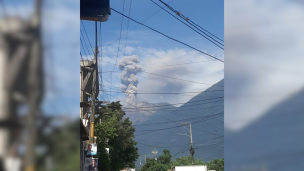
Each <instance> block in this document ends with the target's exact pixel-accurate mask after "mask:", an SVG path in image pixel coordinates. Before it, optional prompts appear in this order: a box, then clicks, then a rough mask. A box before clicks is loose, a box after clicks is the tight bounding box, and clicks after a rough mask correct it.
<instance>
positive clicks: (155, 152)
mask: <svg viewBox="0 0 304 171" xmlns="http://www.w3.org/2000/svg"><path fill="white" fill-rule="evenodd" d="M152 153H153V154H154V159H155V160H156V154H157V153H158V151H156V146H154V151H152Z"/></svg>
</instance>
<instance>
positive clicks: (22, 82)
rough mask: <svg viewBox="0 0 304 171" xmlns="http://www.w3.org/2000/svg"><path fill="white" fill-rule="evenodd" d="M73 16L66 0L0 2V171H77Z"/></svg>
mask: <svg viewBox="0 0 304 171" xmlns="http://www.w3.org/2000/svg"><path fill="white" fill-rule="evenodd" d="M55 9H56V10H55ZM73 16H74V17H73ZM78 16H79V2H77V1H72V0H65V1H59V0H29V1H21V0H14V1H11V0H1V1H0V106H1V110H0V171H23V170H25V171H53V170H54V171H55V170H56V171H61V170H62V171H69V170H71V171H72V170H73V171H74V170H79V167H80V164H79V158H80V151H79V150H80V147H79V145H80V144H79V142H80V141H79V140H80V137H79V120H77V117H78V116H79V110H78V109H79V76H78V74H79V67H77V66H79V62H78V61H79V59H78V56H79V55H77V52H79V41H78V38H79V29H80V28H79V17H78ZM67 31H68V32H67ZM63 35H64V36H63ZM63 38H64V40H63ZM74 66H75V67H74ZM77 81H78V82H77ZM76 82H77V83H78V84H75V83H76ZM71 86H73V87H72V88H71ZM75 109H76V110H75Z"/></svg>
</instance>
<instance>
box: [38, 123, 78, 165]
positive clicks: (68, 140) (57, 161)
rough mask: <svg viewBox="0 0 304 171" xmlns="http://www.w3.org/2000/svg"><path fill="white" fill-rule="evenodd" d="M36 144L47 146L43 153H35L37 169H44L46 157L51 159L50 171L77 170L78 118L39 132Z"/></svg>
mask: <svg viewBox="0 0 304 171" xmlns="http://www.w3.org/2000/svg"><path fill="white" fill-rule="evenodd" d="M38 131H39V132H38V133H39V134H38V135H39V139H37V141H38V142H37V143H38V145H44V146H46V147H47V151H46V152H45V153H44V154H40V155H37V170H38V171H46V170H47V168H46V166H45V160H46V157H50V159H51V160H52V168H50V171H74V170H79V167H80V166H79V165H80V160H79V159H80V145H79V140H80V137H79V120H78V119H77V120H76V121H73V122H65V124H64V125H62V126H58V127H52V131H51V132H49V133H40V131H41V130H38Z"/></svg>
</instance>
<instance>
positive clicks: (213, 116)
mask: <svg viewBox="0 0 304 171" xmlns="http://www.w3.org/2000/svg"><path fill="white" fill-rule="evenodd" d="M223 113H224V112H220V113H217V114H214V115H211V116H209V117H207V118H204V119H203V120H199V121H195V122H193V123H192V124H197V123H201V122H204V121H207V120H211V119H214V118H217V117H220V116H221V115H223ZM178 127H182V125H179V126H173V127H167V128H160V129H152V130H140V132H145V133H143V134H147V133H151V132H155V131H163V130H167V129H174V128H178ZM143 134H139V135H143ZM139 135H136V136H139Z"/></svg>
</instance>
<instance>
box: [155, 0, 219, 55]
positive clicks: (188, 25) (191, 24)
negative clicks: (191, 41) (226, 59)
mask: <svg viewBox="0 0 304 171" xmlns="http://www.w3.org/2000/svg"><path fill="white" fill-rule="evenodd" d="M150 1H152V2H153V3H154V4H155V5H157V6H159V7H160V8H161V9H163V10H164V11H166V12H167V13H168V14H170V15H171V16H173V17H174V18H176V19H177V20H179V21H180V22H182V23H183V24H185V25H186V26H188V27H189V28H190V29H192V30H193V31H195V32H196V33H198V34H199V35H201V36H203V37H204V38H206V39H207V40H209V41H210V42H211V43H213V44H214V45H216V46H217V47H219V48H221V49H223V50H224V48H223V47H221V46H220V45H222V46H224V45H223V44H222V43H221V42H218V41H217V40H215V39H213V38H212V37H210V36H209V35H208V34H206V33H205V32H202V33H203V34H205V35H206V36H208V37H209V38H211V39H212V40H214V41H215V42H217V43H218V44H220V45H218V44H217V43H215V42H214V41H212V40H210V39H209V38H207V37H206V36H205V35H202V34H201V33H200V32H198V31H197V30H195V29H194V28H192V27H191V26H190V25H188V24H187V23H185V22H184V21H182V20H180V19H179V18H177V17H176V16H174V15H173V14H171V13H170V12H169V11H167V10H166V9H164V8H163V7H161V6H160V5H158V4H157V3H156V2H154V1H153V0H150ZM191 25H192V24H191ZM192 26H194V25H192ZM194 27H195V28H196V29H198V28H197V27H196V26H194Z"/></svg>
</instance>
